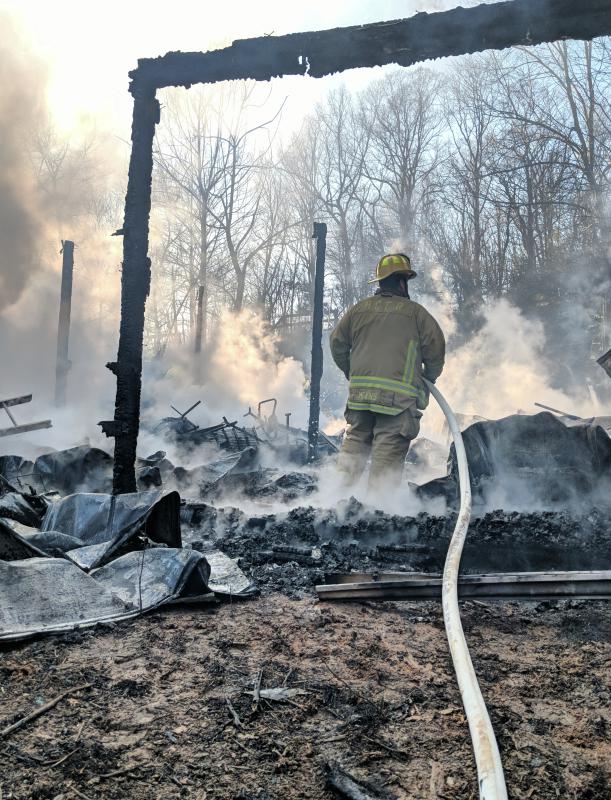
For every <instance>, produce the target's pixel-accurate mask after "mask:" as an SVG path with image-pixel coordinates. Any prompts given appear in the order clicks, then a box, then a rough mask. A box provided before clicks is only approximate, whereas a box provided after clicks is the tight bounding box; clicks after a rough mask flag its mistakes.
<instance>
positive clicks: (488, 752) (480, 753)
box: [425, 379, 507, 800]
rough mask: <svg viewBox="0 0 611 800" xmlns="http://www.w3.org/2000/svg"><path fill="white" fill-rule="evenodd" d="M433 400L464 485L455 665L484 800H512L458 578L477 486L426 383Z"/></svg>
mask: <svg viewBox="0 0 611 800" xmlns="http://www.w3.org/2000/svg"><path fill="white" fill-rule="evenodd" d="M425 383H426V385H427V386H428V388H429V389H430V391H431V394H432V395H433V397H434V398H435V400H437V402H438V403H439V405H440V407H441V410H442V411H443V413H444V414H445V418H446V419H447V421H448V425H449V426H450V431H451V432H452V438H453V439H454V447H455V449H456V460H457V462H458V482H459V485H460V508H459V510H458V519H457V520H456V526H455V528H454V533H453V534H452V539H451V541H450V545H449V547H448V553H447V555H446V562H445V565H444V568H443V581H442V605H443V620H444V624H445V628H446V636H447V637H448V644H449V645H450V654H451V656H452V663H453V664H454V670H455V672H456V678H457V680H458V687H459V689H460V694H461V697H462V702H463V706H464V708H465V714H466V715H467V721H468V723H469V731H470V733H471V741H472V743H473V753H474V755H475V763H476V766H477V778H478V785H479V796H480V800H507V788H506V786H505V776H504V775H503V765H502V763H501V756H500V754H499V748H498V745H497V743H496V738H495V736H494V730H493V728H492V723H491V722H490V717H489V716H488V710H487V708H486V704H485V703H484V698H483V697H482V693H481V690H480V688H479V684H478V682H477V677H476V675H475V670H474V669H473V664H472V663H471V656H470V655H469V649H468V647H467V642H466V641H465V634H464V632H463V629H462V624H461V621H460V611H459V609H458V572H459V567H460V558H461V555H462V550H463V546H464V544H465V538H466V536H467V528H468V527H469V520H470V518H471V482H470V480H469V466H468V464H467V454H466V452H465V446H464V444H463V440H462V435H461V432H460V428H459V426H458V422H457V421H456V417H455V416H454V413H453V411H452V409H451V408H450V406H449V405H448V403H447V402H446V399H445V398H444V396H443V395H442V394H441V392H440V391H439V389H438V388H437V387H436V386H434V385H433V384H432V383H430V382H429V381H427V380H426V379H425Z"/></svg>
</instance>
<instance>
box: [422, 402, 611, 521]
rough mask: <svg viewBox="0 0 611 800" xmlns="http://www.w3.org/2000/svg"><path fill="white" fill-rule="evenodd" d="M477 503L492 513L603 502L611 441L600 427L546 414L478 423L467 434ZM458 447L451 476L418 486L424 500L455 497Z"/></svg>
mask: <svg viewBox="0 0 611 800" xmlns="http://www.w3.org/2000/svg"><path fill="white" fill-rule="evenodd" d="M463 440H464V444H465V449H466V452H467V461H468V463H469V474H470V478H471V486H472V489H473V491H474V498H475V502H476V504H478V505H479V506H480V507H485V508H486V507H487V508H490V507H491V506H494V505H498V506H499V507H503V508H512V509H515V508H518V509H519V508H532V509H537V508H554V507H565V508H566V507H583V508H587V507H588V505H590V504H591V503H592V502H597V501H604V500H605V496H606V495H607V493H608V489H609V485H610V482H611V439H610V438H609V436H608V434H607V433H606V431H605V430H604V429H603V428H602V427H601V426H599V425H588V424H582V425H572V426H570V427H569V426H567V425H565V424H563V422H561V421H560V420H559V419H558V418H557V417H555V416H554V415H553V414H550V413H548V412H542V413H540V414H535V415H532V416H527V415H520V414H515V415H513V416H510V417H505V418H504V419H500V420H493V421H485V422H476V423H475V424H474V425H471V426H470V427H469V428H467V430H466V431H464V432H463ZM457 485H458V467H457V463H456V455H455V449H454V445H452V446H451V448H450V458H449V473H448V475H447V476H446V477H444V478H440V479H437V480H433V481H431V482H429V483H427V484H425V485H423V486H420V487H418V493H419V495H420V496H421V497H423V498H435V497H439V496H442V497H444V498H445V499H446V500H447V502H448V503H450V504H452V503H453V502H454V501H455V498H456V497H457Z"/></svg>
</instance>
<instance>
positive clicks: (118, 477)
mask: <svg viewBox="0 0 611 800" xmlns="http://www.w3.org/2000/svg"><path fill="white" fill-rule="evenodd" d="M610 33H611V5H610V3H609V0H512V2H503V3H492V4H480V5H478V6H475V7H473V8H467V9H465V8H455V9H452V10H451V11H444V12H440V13H434V14H426V13H421V14H416V15H415V16H413V17H410V18H408V19H402V20H395V21H391V22H380V23H375V24H370V25H359V26H352V27H347V28H335V29H331V30H326V31H315V32H307V33H295V34H289V35H286V36H264V37H259V38H254V39H245V40H238V41H236V42H234V43H233V44H232V45H231V46H230V47H227V48H224V49H221V50H214V51H210V52H207V53H168V54H167V55H165V56H162V57H160V58H153V59H150V58H148V59H140V60H139V61H138V67H137V69H135V70H133V71H131V72H130V78H131V85H130V91H131V93H132V95H133V97H134V109H133V117H132V152H131V157H130V164H129V173H128V186H127V195H126V199H125V216H124V225H123V228H122V233H123V236H124V239H123V272H122V279H121V326H120V333H119V349H118V354H117V361H116V362H114V363H112V364H109V365H108V366H109V368H110V369H111V370H112V371H113V372H114V373H115V375H116V377H117V393H116V400H115V417H114V420H113V421H111V422H104V423H101V425H102V429H103V431H104V432H105V433H106V434H107V435H108V436H114V437H115V463H114V476H113V491H114V492H115V493H123V492H133V491H135V490H136V474H135V461H136V445H137V440H138V430H139V422H140V420H139V414H140V393H141V383H142V380H141V379H142V340H143V330H144V309H145V303H146V298H147V296H148V293H149V289H150V274H151V262H150V259H149V257H148V233H149V214H150V207H151V177H152V164H153V158H152V142H153V137H154V133H155V125H156V123H157V122H158V121H159V104H158V101H157V99H156V97H155V94H156V91H157V89H160V88H163V87H167V86H185V87H187V88H188V87H189V86H191V85H193V84H195V83H214V82H217V81H224V80H245V79H255V80H270V79H271V78H273V77H278V76H281V75H309V76H311V77H321V76H323V75H327V74H331V73H334V72H341V71H343V70H346V69H354V68H357V67H374V66H382V65H385V64H393V63H394V64H398V65H400V66H410V65H412V64H416V63H418V62H420V61H425V60H428V59H435V58H442V57H447V56H458V55H463V54H466V53H476V52H481V51H483V50H488V49H504V48H506V47H512V46H516V45H536V44H541V43H544V42H551V41H556V40H558V39H592V38H594V37H596V36H604V35H607V34H610Z"/></svg>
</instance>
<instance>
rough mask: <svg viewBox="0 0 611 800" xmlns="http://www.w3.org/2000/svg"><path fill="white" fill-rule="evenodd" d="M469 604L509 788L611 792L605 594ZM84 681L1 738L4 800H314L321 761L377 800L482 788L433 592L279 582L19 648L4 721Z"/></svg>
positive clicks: (543, 796) (0, 722) (587, 794)
mask: <svg viewBox="0 0 611 800" xmlns="http://www.w3.org/2000/svg"><path fill="white" fill-rule="evenodd" d="M462 614H463V620H464V626H465V630H466V633H467V638H468V641H469V644H470V647H471V653H472V656H473V661H474V664H475V668H476V671H477V673H478V676H479V678H480V683H481V686H482V690H483V693H484V696H485V698H486V700H487V702H488V707H489V710H490V713H491V717H492V720H493V723H494V726H495V729H496V731H497V734H498V739H499V746H500V750H501V754H502V758H503V762H504V765H505V770H506V777H507V782H508V786H509V796H510V797H511V798H515V799H516V800H526V799H527V798H536V799H537V800H552V798H553V800H557V798H562V800H607V798H608V797H609V796H610V789H611V787H610V785H609V783H608V777H607V775H606V774H605V770H606V768H608V765H609V763H611V746H610V744H609V742H610V738H609V722H610V716H611V715H610V713H609V670H608V659H609V656H610V654H611V647H610V646H609V640H610V635H611V610H610V607H609V605H608V604H607V603H603V602H585V601H581V602H576V601H572V602H569V603H562V604H559V605H556V606H551V605H549V604H547V605H539V606H535V605H533V604H530V605H529V604H522V605H518V604H508V603H498V604H494V603H487V604H483V603H473V602H465V603H464V604H463V606H462ZM257 682H260V687H261V689H263V690H264V689H269V688H276V687H285V688H288V689H294V690H299V691H298V692H295V693H292V696H291V697H289V698H288V700H289V702H284V703H280V702H274V701H268V700H265V699H261V700H260V702H259V703H257V702H255V700H254V698H253V696H252V691H253V687H254V686H255V685H256V684H257ZM87 684H88V685H90V688H87V689H82V690H80V691H77V692H75V693H74V695H72V696H67V697H65V698H64V699H63V700H61V701H60V702H59V703H58V704H57V705H56V706H55V707H54V708H52V709H51V710H49V711H47V712H46V713H45V714H44V716H41V717H39V718H38V719H36V720H34V721H32V722H30V723H29V724H28V725H27V726H25V727H23V728H21V729H20V730H17V731H15V732H14V733H12V734H10V735H9V736H6V737H4V738H3V739H0V752H1V755H2V760H1V765H2V766H1V769H0V796H2V797H3V798H4V799H5V800H8V799H9V798H10V800H26V798H27V800H51V798H54V799H55V800H69V799H70V800H72V799H73V798H89V799H90V800H101V799H102V798H104V799H105V800H124V798H126V797H129V798H130V799H131V800H145V798H146V800H149V799H150V798H164V800H165V799H167V800H170V799H171V798H176V799H178V798H193V800H204V799H206V800H213V799H214V800H238V799H240V800H281V798H282V800H286V798H288V799H289V800H308V799H309V798H312V800H314V799H317V800H322V799H323V798H332V797H334V795H333V793H332V792H331V790H330V789H329V788H328V787H327V785H326V765H327V764H328V763H330V762H336V763H339V764H341V765H342V766H343V768H344V769H346V770H348V771H349V772H350V773H352V774H353V775H354V776H355V777H356V778H358V779H361V780H367V781H369V785H371V786H374V787H377V790H378V791H379V792H380V796H384V797H395V798H418V799H420V798H424V799H426V800H429V799H430V800H433V799H434V798H448V799H449V798H452V799H453V800H467V799H471V798H476V797H477V786H476V779H475V770H474V764H473V758H472V755H471V748H470V743H469V737H468V731H467V725H466V722H465V718H464V714H463V710H462V706H461V702H460V696H459V692H458V689H457V687H456V682H455V679H454V676H453V673H452V668H451V664H450V660H449V656H448V651H447V645H446V641H445V636H444V630H443V623H442V614H441V607H440V604H436V603H432V602H427V603H408V602H405V603H398V602H375V603H374V602H367V603H354V604H331V603H319V602H317V601H315V600H313V599H311V598H307V599H303V600H298V601H296V600H291V599H289V598H287V597H286V596H283V595H279V594H275V595H272V596H267V597H262V598H260V599H258V600H254V601H249V602H243V603H240V604H233V605H229V604H227V605H221V606H216V607H212V608H204V607H198V608H189V609H184V608H183V609H173V610H169V609H168V610H165V611H164V612H163V613H155V614H152V615H149V616H146V617H143V618H141V619H139V620H136V621H133V622H130V623H125V624H121V625H113V626H111V627H103V628H99V629H96V630H93V631H88V632H83V633H73V634H70V635H66V636H64V637H63V638H57V637H56V638H53V639H43V640H39V641H34V642H30V643H28V644H25V645H21V646H18V647H15V646H13V648H11V649H4V650H2V651H1V652H0V692H1V695H2V706H1V715H0V729H1V728H4V727H5V726H7V725H9V724H11V723H12V722H14V721H15V720H17V719H19V718H21V717H22V716H24V715H25V714H27V713H29V712H30V711H32V710H33V709H36V708H39V707H40V706H41V705H42V704H44V703H46V702H47V701H49V700H50V699H52V698H54V697H56V696H57V695H58V694H60V693H61V692H63V691H64V690H66V689H70V688H74V687H79V686H82V685H87ZM248 692H251V694H249V693H248Z"/></svg>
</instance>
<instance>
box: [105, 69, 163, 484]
mask: <svg viewBox="0 0 611 800" xmlns="http://www.w3.org/2000/svg"><path fill="white" fill-rule="evenodd" d="M131 92H132V94H133V96H134V111H133V118H132V152H131V157H130V161H129V173H128V181H127V194H126V197H125V216H124V223H123V231H122V233H123V265H122V266H123V269H122V276H121V326H120V329H119V349H118V353H117V360H116V362H114V363H111V364H108V365H107V366H108V368H109V369H110V370H111V371H112V372H114V374H115V375H116V377H117V395H116V400H115V418H114V421H113V422H109V423H108V422H107V423H101V425H102V430H103V431H104V433H106V434H107V435H108V436H114V437H115V458H114V472H113V493H114V494H123V493H125V492H135V491H136V466H135V465H136V445H137V441H138V430H139V427H140V392H141V389H142V343H143V336H144V309H145V304H146V298H147V297H148V294H149V290H150V286H151V261H150V259H149V257H148V237H149V215H150V211H151V183H152V176H153V137H154V135H155V125H156V124H157V123H158V122H159V102H158V101H157V99H156V97H155V87H154V86H153V85H151V84H150V83H144V82H142V81H140V80H138V78H137V77H136V79H135V80H134V82H133V84H132V86H131Z"/></svg>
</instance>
